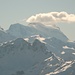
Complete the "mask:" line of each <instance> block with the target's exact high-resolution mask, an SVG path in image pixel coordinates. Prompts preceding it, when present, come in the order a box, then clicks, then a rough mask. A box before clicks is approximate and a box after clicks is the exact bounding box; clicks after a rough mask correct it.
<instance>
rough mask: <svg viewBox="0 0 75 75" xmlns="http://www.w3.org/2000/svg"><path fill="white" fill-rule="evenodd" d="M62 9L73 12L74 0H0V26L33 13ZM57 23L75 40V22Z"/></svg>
mask: <svg viewBox="0 0 75 75" xmlns="http://www.w3.org/2000/svg"><path fill="white" fill-rule="evenodd" d="M62 11H65V12H67V13H69V14H75V0H0V26H2V27H3V28H5V29H7V28H8V27H9V26H10V25H11V24H12V23H16V22H21V21H22V20H23V19H27V18H29V17H30V16H32V15H35V14H39V13H48V12H62ZM57 25H58V26H59V27H60V29H61V30H62V31H63V32H64V33H65V34H66V35H67V36H68V37H69V38H70V39H71V40H75V23H69V24H68V23H61V24H57Z"/></svg>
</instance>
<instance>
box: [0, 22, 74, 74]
mask: <svg viewBox="0 0 75 75" xmlns="http://www.w3.org/2000/svg"><path fill="white" fill-rule="evenodd" d="M74 69H75V42H69V41H68V38H67V37H66V36H65V35H64V34H63V32H61V30H60V28H58V27H57V26H55V25H49V26H47V25H43V24H41V23H29V24H28V25H27V26H24V25H22V24H19V23H17V24H13V25H11V26H10V28H9V29H8V30H6V31H5V30H4V29H2V28H0V75H75V72H74Z"/></svg>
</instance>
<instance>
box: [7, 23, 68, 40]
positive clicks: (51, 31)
mask: <svg viewBox="0 0 75 75" xmlns="http://www.w3.org/2000/svg"><path fill="white" fill-rule="evenodd" d="M7 32H8V33H10V34H12V35H13V36H15V37H17V38H25V37H30V36H32V35H41V36H43V37H45V38H48V37H56V38H58V39H60V40H62V41H67V40H68V38H67V37H66V36H65V35H64V34H63V32H61V31H60V29H59V28H58V27H57V26H52V25H49V26H47V25H43V24H41V23H29V24H28V25H26V26H24V25H22V24H19V23H17V24H13V25H11V26H10V28H9V29H8V30H7Z"/></svg>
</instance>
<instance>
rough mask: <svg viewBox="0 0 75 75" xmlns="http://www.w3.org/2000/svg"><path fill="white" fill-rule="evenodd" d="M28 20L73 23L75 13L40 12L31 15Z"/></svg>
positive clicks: (48, 22)
mask: <svg viewBox="0 0 75 75" xmlns="http://www.w3.org/2000/svg"><path fill="white" fill-rule="evenodd" d="M26 22H29V23H31V22H40V23H43V24H56V23H59V22H67V23H72V22H75V14H68V13H67V12H50V13H40V14H36V15H34V16H31V17H29V18H28V19H27V20H26Z"/></svg>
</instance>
